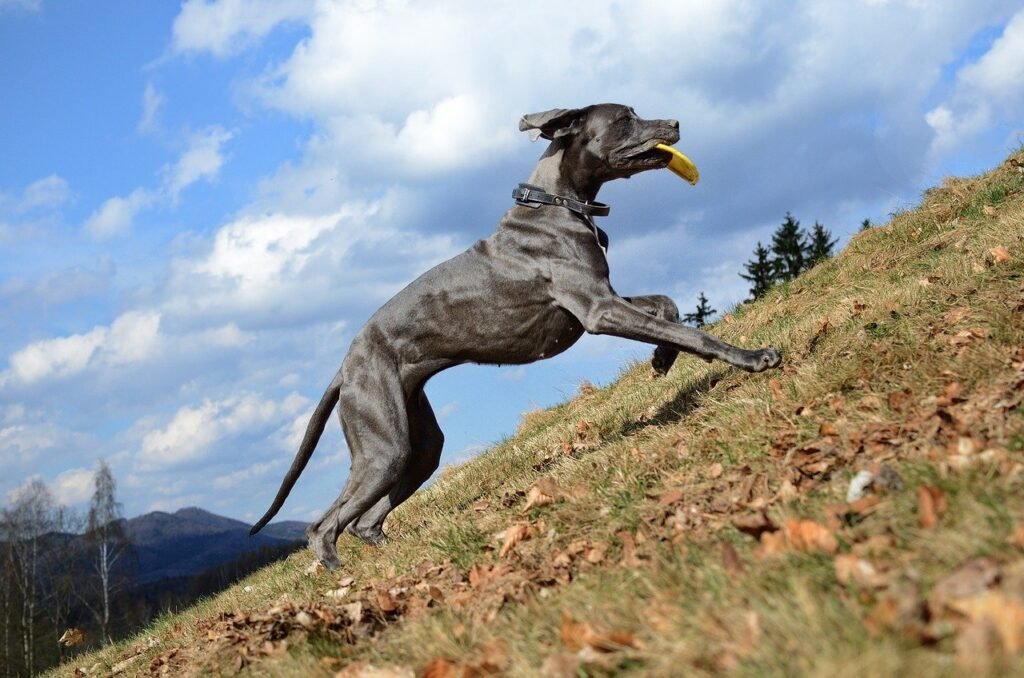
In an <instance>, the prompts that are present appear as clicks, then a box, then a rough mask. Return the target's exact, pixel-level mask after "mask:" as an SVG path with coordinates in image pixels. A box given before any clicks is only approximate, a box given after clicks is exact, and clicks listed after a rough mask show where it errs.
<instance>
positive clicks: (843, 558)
mask: <svg viewBox="0 0 1024 678" xmlns="http://www.w3.org/2000/svg"><path fill="white" fill-rule="evenodd" d="M835 568H836V579H837V580H839V583H840V584H842V585H843V586H848V585H850V584H851V583H852V584H856V585H857V586H860V587H861V588H866V589H875V588H882V587H884V586H885V584H886V581H885V577H883V576H882V575H881V574H879V572H878V570H876V569H875V566H874V565H872V564H871V563H869V562H868V561H866V560H864V559H862V558H858V557H857V556H855V555H851V554H840V555H837V556H836V559H835Z"/></svg>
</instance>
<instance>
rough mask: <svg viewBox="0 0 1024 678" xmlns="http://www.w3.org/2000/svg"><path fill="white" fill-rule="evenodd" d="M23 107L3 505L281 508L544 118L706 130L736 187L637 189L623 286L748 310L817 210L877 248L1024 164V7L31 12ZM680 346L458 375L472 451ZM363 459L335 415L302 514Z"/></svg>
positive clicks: (5, 282)
mask: <svg viewBox="0 0 1024 678" xmlns="http://www.w3.org/2000/svg"><path fill="white" fill-rule="evenodd" d="M0 95H2V101H3V103H2V105H0V497H4V498H7V499H10V498H11V497H12V496H13V494H12V493H15V492H16V491H17V488H18V487H20V486H22V485H23V484H24V483H25V482H26V481H27V480H29V479H30V478H33V477H39V478H42V479H43V480H44V481H45V482H47V483H48V484H49V485H50V487H51V489H52V490H53V492H54V494H55V496H56V497H57V498H58V499H59V500H60V501H62V502H65V503H68V504H72V505H81V504H82V502H83V501H84V500H85V499H86V498H87V497H88V493H89V489H90V482H91V477H92V471H93V469H94V468H95V464H96V461H97V459H98V458H100V457H102V458H105V459H107V460H108V461H109V462H110V464H111V466H112V468H113V470H114V473H115V476H116V478H117V479H118V481H119V492H120V498H121V500H122V501H123V502H124V504H125V511H126V513H127V514H129V515H135V514H139V513H142V512H145V511H148V510H154V509H161V510H174V509H176V508H180V507H182V506H188V505H199V506H202V507H204V508H207V509H209V510H212V511H215V512H218V513H221V514H224V515H228V516H232V517H236V518H240V519H244V520H251V519H252V518H255V517H257V516H258V515H260V514H261V513H262V512H263V510H264V509H265V507H266V506H267V504H268V503H269V501H270V499H271V498H272V496H273V494H274V492H275V491H276V487H277V485H278V483H279V481H280V478H281V475H282V474H283V472H284V469H285V468H286V467H287V465H288V464H289V463H290V460H291V458H292V456H293V454H294V450H295V446H296V444H297V440H298V438H299V436H300V435H301V432H302V430H303V428H304V426H305V423H306V419H307V417H308V416H309V413H310V412H311V410H312V407H313V404H314V403H315V402H316V401H317V400H318V399H319V397H320V393H321V391H322V389H323V388H324V387H325V386H326V384H327V382H328V381H329V380H330V378H331V376H332V375H333V373H334V371H335V370H336V369H337V366H338V364H339V363H340V361H341V359H342V357H343V356H344V353H345V351H346V349H347V347H348V343H349V342H350V341H351V338H352V336H353V334H354V332H355V331H357V330H358V328H359V327H360V326H361V324H362V323H363V322H364V321H365V319H366V318H367V317H368V316H369V315H370V314H371V313H372V312H373V311H374V310H375V309H376V308H377V307H378V306H379V305H380V304H381V303H383V302H384V301H385V300H386V299H387V298H388V297H389V296H390V295H391V294H393V293H394V292H396V291H397V290H398V289H400V288H401V287H402V286H404V285H405V284H406V283H408V282H409V281H410V280H412V279H413V278H415V277H416V276H417V275H418V274H419V273H421V272H422V271H424V270H426V269H427V268H429V267H430V266H432V265H434V264H436V263H438V262H440V261H442V260H444V259H446V258H448V257H450V256H452V255H454V254H456V253H458V252H460V251H461V250H463V249H465V248H466V247H468V246H469V245H471V244H472V243H473V242H474V241H475V240H477V239H479V238H483V237H486V236H487V235H489V234H490V232H491V231H492V230H493V228H494V225H495V223H496V222H497V220H498V219H499V218H500V217H501V214H502V213H503V212H504V211H505V210H506V209H508V207H509V206H510V202H511V201H510V197H509V194H510V191H511V189H512V187H513V186H514V185H515V183H516V182H518V181H522V180H524V179H525V178H526V177H527V176H528V174H529V172H530V169H531V168H532V166H533V163H534V162H535V160H536V158H537V157H538V156H539V155H540V153H541V152H542V150H543V148H542V145H541V144H531V143H530V142H529V140H528V138H527V137H526V136H525V135H522V134H520V133H519V132H517V131H516V124H517V121H518V119H519V117H520V116H521V115H522V114H524V113H529V112H534V111H541V110H546V109H548V108H555V107H571V106H580V105H585V104H588V103H596V102H601V101H618V102H622V103H626V104H629V105H632V106H634V107H635V108H636V109H637V111H638V112H639V113H640V114H641V115H642V116H646V117H661V118H665V117H674V118H678V119H679V120H680V121H681V125H682V140H681V141H680V143H679V144H678V146H679V147H680V148H681V149H682V150H684V151H686V152H687V153H688V154H689V155H690V156H691V157H692V158H693V159H694V160H695V161H696V163H697V165H698V167H699V168H700V170H701V175H702V181H701V183H700V184H699V185H698V186H697V187H690V186H688V185H687V184H684V183H683V182H680V181H679V180H678V179H676V178H675V177H674V176H673V175H671V174H670V173H668V172H653V173H646V174H643V175H640V176H637V177H635V178H633V179H632V180H630V181H622V182H618V183H615V184H611V185H608V186H607V187H605V189H604V190H603V191H602V194H601V196H600V198H601V199H602V200H604V201H605V202H608V203H610V204H611V205H612V212H611V216H610V217H608V218H607V219H605V220H603V221H602V227H603V228H604V229H605V230H606V231H608V232H609V234H610V236H611V247H610V252H609V258H610V262H611V265H612V282H613V284H614V285H615V286H616V288H617V289H618V290H619V291H620V292H621V293H623V294H643V293H665V294H669V295H670V296H672V297H673V298H675V299H676V301H677V302H678V303H679V305H680V306H681V307H683V308H684V309H689V308H691V307H693V306H694V305H695V304H696V298H697V294H698V293H699V292H700V291H704V292H705V294H706V295H707V296H708V298H709V299H710V300H711V302H712V305H713V306H715V307H716V308H718V309H725V308H728V307H729V306H731V305H732V304H735V303H736V302H738V301H740V300H742V299H743V298H744V297H745V295H746V286H745V283H744V281H743V280H742V279H740V278H739V276H738V273H739V272H740V270H741V269H742V265H743V263H744V262H745V261H746V260H747V259H748V258H749V257H750V253H751V251H752V250H753V248H754V245H755V243H756V242H757V241H758V240H762V241H764V240H767V238H768V237H769V236H770V234H771V232H772V230H773V229H774V228H775V226H776V225H777V224H778V223H779V222H780V221H781V220H782V217H783V216H784V214H785V213H786V211H791V212H792V213H793V214H794V215H795V216H796V217H797V218H798V219H800V220H801V221H802V222H803V223H804V224H807V225H810V224H813V223H814V221H815V220H818V221H820V222H822V223H823V224H825V225H826V226H827V227H828V228H830V229H831V230H832V232H833V233H834V234H835V235H837V236H840V237H841V238H842V241H843V242H845V240H846V238H847V237H848V236H849V235H850V234H852V233H853V232H855V231H856V230H857V228H858V227H859V224H860V221H861V220H862V219H864V218H865V217H869V218H871V219H872V220H873V221H874V222H876V223H878V222H884V221H885V220H886V218H887V216H886V215H887V214H888V213H890V212H891V211H893V210H895V209H899V208H901V207H907V206H911V205H913V204H914V203H916V202H917V200H918V196H919V195H920V193H921V191H922V190H923V189H924V188H926V187H928V186H930V185H933V184H935V183H937V182H938V181H940V180H941V178H942V177H944V176H947V175H949V174H971V173H977V172H980V171H984V170H986V169H988V168H990V167H992V166H994V165H995V164H997V163H998V162H1000V161H1001V160H1002V159H1003V158H1004V157H1005V156H1006V155H1007V153H1008V152H1009V151H1010V150H1011V149H1013V148H1015V147H1017V145H1018V144H1019V143H1020V140H1021V138H1022V137H1024V119H1022V116H1021V114H1020V113H1019V112H1020V111H1021V110H1024V7H1022V5H1021V3H1020V2H998V1H995V0H989V1H980V2H973V3H963V2H954V1H947V2H943V1H940V0H935V1H932V2H928V1H925V0H906V1H903V2H901V1H898V0H892V1H888V2H887V1H885V0H872V1H865V2H847V3H832V2H784V3H771V4H770V5H769V4H767V3H759V2H754V1H753V0H722V1H721V2H675V1H672V2H669V1H667V0H666V1H664V2H659V1H657V0H645V1H639V2H631V3H622V2H613V1H611V0H606V1H598V2H586V3H583V2H566V3H558V4H557V6H552V5H551V4H550V3H541V2H528V1H527V2H517V3H504V4H502V3H493V4H492V3H488V4H486V5H483V4H480V3H473V2H460V1H455V0H452V1H450V2H443V3H442V2H428V1H423V2H397V1H396V2H373V1H370V0H366V1H362V2H328V1H327V0H322V1H314V0H277V1H271V0H250V1H249V2H241V1H239V0H215V1H209V0H207V1H199V2H196V1H189V2H185V3H177V2H146V3H140V2H129V1H114V0H109V1H107V2H102V3H72V2H56V1H50V0H38V1H33V0H0ZM454 189H458V193H459V194H460V195H463V196H465V197H464V198H462V199H460V200H458V201H457V202H453V201H450V200H439V199H438V198H437V196H438V195H446V194H451V192H454ZM648 355H649V349H648V347H645V346H642V345H639V344H632V343H630V342H626V341H624V340H619V339H614V338H608V337H585V338H584V340H582V341H581V342H580V344H578V345H577V346H576V347H574V349H573V350H571V351H569V352H567V353H565V354H563V355H561V356H559V357H557V358H555V359H552V360H549V361H545V362H542V363H536V364H534V365H530V366H525V367H506V368H493V367H469V366H467V367H462V368H457V369H455V370H451V371H449V372H447V373H444V374H442V375H439V376H438V377H437V378H435V379H434V380H433V381H432V382H431V384H430V385H429V386H428V394H429V396H430V398H431V400H432V402H433V403H434V407H435V410H436V411H437V412H438V413H439V416H440V418H441V424H442V427H443V428H444V429H445V433H446V437H447V443H446V451H445V456H444V460H445V461H447V462H449V463H451V462H454V461H458V460H461V459H465V458H467V457H469V456H471V455H472V454H474V453H476V452H478V451H479V450H480V449H482V448H483V447H485V446H486V445H488V444H490V443H493V442H495V441H498V440H500V439H501V438H502V437H503V436H507V435H509V434H510V433H511V432H512V431H514V429H515V427H516V425H517V423H518V420H519V415H520V413H522V412H523V411H525V410H528V409H530V408H532V407H536V406H546V405H550V404H553V403H556V402H559V401H562V400H564V399H566V398H567V397H569V396H571V395H572V394H573V393H575V392H576V390H577V389H578V387H579V384H580V383H581V382H582V381H584V380H588V381H591V382H594V383H607V382H608V381H610V380H612V379H613V378H614V377H615V376H616V375H617V374H618V373H619V372H620V371H621V370H622V368H623V366H624V365H626V364H628V363H629V361H631V360H638V359H646V357H647V356H648ZM347 469H348V459H347V456H346V452H345V449H344V443H343V441H342V438H341V435H340V430H339V428H338V426H337V423H336V422H334V423H332V424H331V425H330V426H329V427H328V430H327V432H326V433H325V436H324V439H323V440H322V442H321V445H320V448H319V449H318V452H317V455H316V457H315V458H314V462H313V465H312V466H311V468H310V470H309V471H307V473H306V475H305V476H304V477H303V479H302V480H301V481H300V483H299V485H298V487H297V490H296V492H295V493H294V494H293V496H292V498H291V499H290V500H289V502H288V503H287V504H286V506H285V509H284V511H282V513H281V517H282V518H296V519H310V518H312V517H315V515H317V512H318V511H320V510H322V509H323V508H325V507H326V506H327V505H328V504H329V503H330V501H331V500H332V499H333V498H334V496H335V495H336V494H337V492H338V490H339V489H340V487H341V485H342V483H343V481H344V478H345V475H346V473H347Z"/></svg>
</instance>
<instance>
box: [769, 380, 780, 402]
mask: <svg viewBox="0 0 1024 678" xmlns="http://www.w3.org/2000/svg"><path fill="white" fill-rule="evenodd" d="M768 388H770V389H771V390H772V393H774V394H775V397H776V398H779V399H781V398H782V382H780V381H779V380H778V379H769V380H768Z"/></svg>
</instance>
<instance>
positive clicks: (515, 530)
mask: <svg viewBox="0 0 1024 678" xmlns="http://www.w3.org/2000/svg"><path fill="white" fill-rule="evenodd" d="M531 535H532V530H531V529H530V525H529V523H519V524H517V525H513V526H512V527H510V528H508V529H507V530H505V541H504V543H503V544H502V545H501V550H500V551H498V557H499V558H504V557H505V556H506V555H508V553H509V551H511V550H512V549H513V548H515V546H516V544H518V543H519V542H521V541H526V540H527V539H529V538H530V537H531Z"/></svg>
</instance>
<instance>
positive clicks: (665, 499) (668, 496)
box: [658, 490, 683, 506]
mask: <svg viewBox="0 0 1024 678" xmlns="http://www.w3.org/2000/svg"><path fill="white" fill-rule="evenodd" d="M682 500H683V493H682V491H681V490H669V491H668V492H665V493H664V494H662V495H661V496H660V497H658V505H659V506H671V505H672V504H675V503H676V502H679V501H682Z"/></svg>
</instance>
